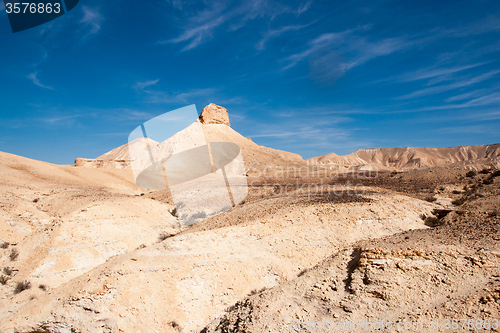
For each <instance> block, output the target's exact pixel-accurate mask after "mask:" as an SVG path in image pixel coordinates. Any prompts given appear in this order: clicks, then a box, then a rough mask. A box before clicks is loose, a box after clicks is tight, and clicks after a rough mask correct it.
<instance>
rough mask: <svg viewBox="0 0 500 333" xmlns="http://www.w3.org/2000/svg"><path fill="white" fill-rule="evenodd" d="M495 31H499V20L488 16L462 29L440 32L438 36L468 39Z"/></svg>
mask: <svg viewBox="0 0 500 333" xmlns="http://www.w3.org/2000/svg"><path fill="white" fill-rule="evenodd" d="M496 31H500V18H498V17H497V16H489V17H487V18H485V19H482V20H481V21H478V22H475V23H471V24H468V25H466V26H464V27H459V28H455V29H449V30H443V31H440V34H442V35H444V36H449V37H469V36H474V35H480V34H485V33H490V32H496Z"/></svg>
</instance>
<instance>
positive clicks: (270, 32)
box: [255, 24, 309, 50]
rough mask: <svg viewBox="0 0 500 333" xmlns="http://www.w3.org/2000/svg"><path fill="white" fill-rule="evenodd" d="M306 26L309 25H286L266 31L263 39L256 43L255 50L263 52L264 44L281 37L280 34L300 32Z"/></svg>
mask: <svg viewBox="0 0 500 333" xmlns="http://www.w3.org/2000/svg"><path fill="white" fill-rule="evenodd" d="M308 25H309V24H306V25H287V26H284V27H281V28H280V29H276V30H268V31H267V32H266V33H265V34H264V38H262V39H261V40H260V41H259V42H258V43H257V45H256V46H255V48H256V49H257V50H264V49H265V46H266V43H267V42H269V41H270V40H271V39H274V38H277V37H279V36H281V35H282V34H284V33H286V32H288V31H297V30H300V29H302V28H305V27H307V26H308Z"/></svg>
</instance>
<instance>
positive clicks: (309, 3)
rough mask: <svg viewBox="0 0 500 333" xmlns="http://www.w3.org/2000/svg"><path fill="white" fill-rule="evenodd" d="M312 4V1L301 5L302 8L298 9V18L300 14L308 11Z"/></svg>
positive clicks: (309, 0)
mask: <svg viewBox="0 0 500 333" xmlns="http://www.w3.org/2000/svg"><path fill="white" fill-rule="evenodd" d="M312 3H313V2H312V0H308V1H306V2H304V3H303V4H301V5H300V7H299V8H298V9H297V16H300V14H302V13H303V12H305V11H307V10H308V9H309V8H310V7H311V5H312Z"/></svg>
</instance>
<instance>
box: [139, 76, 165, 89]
mask: <svg viewBox="0 0 500 333" xmlns="http://www.w3.org/2000/svg"><path fill="white" fill-rule="evenodd" d="M159 81H160V79H156V80H150V81H142V82H136V83H135V85H134V89H139V90H144V89H145V88H146V87H149V86H154V85H155V84H157V83H158V82H159Z"/></svg>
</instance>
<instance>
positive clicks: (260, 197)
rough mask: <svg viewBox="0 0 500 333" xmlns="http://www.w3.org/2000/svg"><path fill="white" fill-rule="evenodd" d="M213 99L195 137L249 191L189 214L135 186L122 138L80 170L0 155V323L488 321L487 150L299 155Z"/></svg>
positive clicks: (253, 327)
mask: <svg viewBox="0 0 500 333" xmlns="http://www.w3.org/2000/svg"><path fill="white" fill-rule="evenodd" d="M215 107H216V106H215ZM215 107H212V108H214V110H215V111H216V112H215V111H214V112H215V114H212V117H208V116H207V115H205V116H206V117H205V118H204V122H205V123H203V126H204V127H203V129H204V132H205V136H206V138H207V141H209V142H215V141H228V142H234V143H237V144H238V145H239V146H240V147H241V150H242V152H243V156H244V159H245V165H246V170H247V173H246V178H247V183H248V185H249V189H248V196H247V197H246V199H245V200H244V201H243V202H242V203H240V204H239V205H237V206H236V207H234V208H232V209H230V210H228V211H226V212H224V213H222V214H220V215H217V216H214V217H211V218H209V219H206V220H204V221H202V222H199V223H197V224H194V225H192V226H187V227H181V226H180V224H179V221H178V218H177V216H176V209H175V205H174V202H173V200H172V197H171V195H170V192H169V191H168V190H167V189H164V190H144V189H141V188H140V187H138V186H137V185H136V184H135V182H134V178H133V175H132V171H131V170H130V168H128V162H127V159H128V157H127V155H126V153H127V150H126V149H125V147H126V146H125V147H121V148H118V149H117V150H115V151H112V152H110V153H108V154H105V155H103V156H101V157H100V158H98V159H96V160H89V159H86V160H83V161H80V162H81V163H80V165H82V166H83V167H82V166H58V165H52V164H49V163H44V162H39V161H34V160H30V159H27V158H23V157H19V156H16V155H12V154H7V153H0V174H1V175H2V177H1V178H0V193H1V195H0V208H1V210H0V255H1V257H0V269H1V272H0V278H1V280H0V282H1V283H0V332H54V333H55V332H179V331H182V332H200V331H203V332H295V331H301V330H303V331H311V332H316V331H321V329H322V327H320V326H318V323H327V324H330V325H333V326H332V330H333V331H342V330H343V329H341V328H337V329H336V328H335V323H342V322H344V323H345V322H351V323H352V322H358V320H363V321H364V324H365V326H362V325H361V322H359V325H360V326H359V327H355V328H352V327H351V328H349V330H350V331H363V332H365V331H375V330H378V329H380V327H378V328H377V327H376V326H373V325H374V323H380V321H382V320H383V321H384V322H386V323H387V322H391V323H393V324H394V326H393V327H391V328H390V329H388V331H405V330H406V331H408V329H404V328H401V327H399V328H398V327H397V325H396V324H397V323H400V324H402V325H404V324H406V323H412V322H414V323H422V325H424V324H425V325H426V326H423V328H422V329H418V330H421V331H446V329H445V327H444V326H439V329H438V330H432V329H430V328H429V326H428V324H429V322H430V321H435V320H441V322H440V324H439V325H442V324H443V323H444V320H446V319H458V320H460V319H467V320H470V319H474V320H480V321H481V323H482V325H483V324H485V323H486V322H487V321H488V323H490V326H489V328H488V329H487V330H494V329H496V330H499V329H497V328H498V327H499V326H498V325H497V326H494V325H492V324H493V321H494V320H498V319H500V316H499V312H500V270H499V264H500V246H499V244H500V228H499V223H500V219H499V216H498V211H499V210H500V201H499V199H498V198H499V191H500V186H499V184H500V183H499V181H500V177H499V175H500V172H499V170H498V167H499V164H498V158H497V157H495V156H492V155H491V154H490V155H488V156H486V157H485V156H482V155H481V156H476V157H477V158H474V159H473V158H469V159H461V160H455V159H451V160H449V161H448V162H449V163H445V164H443V165H437V164H440V163H441V162H440V163H437V162H436V163H435V165H436V166H432V167H418V168H416V169H414V170H406V171H401V170H400V171H397V170H396V169H397V168H395V167H391V168H389V167H387V166H384V167H383V168H382V167H381V168H380V169H379V168H377V165H376V164H375V163H378V162H376V161H370V162H369V163H365V162H366V161H365V160H363V161H359V160H354V159H353V163H352V164H339V163H330V164H326V165H325V164H312V163H310V161H309V162H306V161H304V160H302V159H301V158H300V156H298V155H295V154H290V153H287V152H280V151H276V150H273V149H269V148H266V147H261V146H259V145H257V144H255V143H253V142H252V141H251V140H249V139H247V138H244V137H242V136H241V135H239V134H238V133H237V132H235V131H234V130H232V129H231V128H230V127H229V126H228V125H229V120H228V118H227V119H226V117H224V113H223V114H222V115H221V114H220V113H218V112H223V111H224V110H225V109H224V110H222V111H220V109H218V108H215ZM225 112H227V110H226V111H225ZM210 119H212V120H210ZM225 122H227V123H225ZM478 149H479V148H478ZM481 149H482V150H481ZM481 149H479V150H478V151H483V150H484V151H487V150H488V149H490V148H484V149H483V148H481ZM490 150H491V149H490ZM483 155H484V154H483ZM118 160H119V161H122V162H119V163H118V162H116V161H118ZM102 161H110V162H112V163H104V162H102ZM115 162H116V163H118V165H117V164H116V163H115ZM356 163H359V164H356ZM379 164H380V163H379ZM323 321H325V322H323ZM368 323H370V324H371V325H372V326H369V325H368ZM474 323H476V322H474ZM467 324H468V325H469V322H468V321H467ZM325 325H326V324H325ZM367 325H368V326H367ZM417 325H418V324H417ZM474 325H476V324H474ZM417 328H419V327H417ZM412 330H417V329H415V327H412ZM460 330H465V331H467V330H470V331H473V330H476V326H474V327H472V328H470V327H468V326H467V327H463V328H462V327H461V328H460ZM344 331H345V330H344ZM453 331H456V330H455V329H454V330H453Z"/></svg>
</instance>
